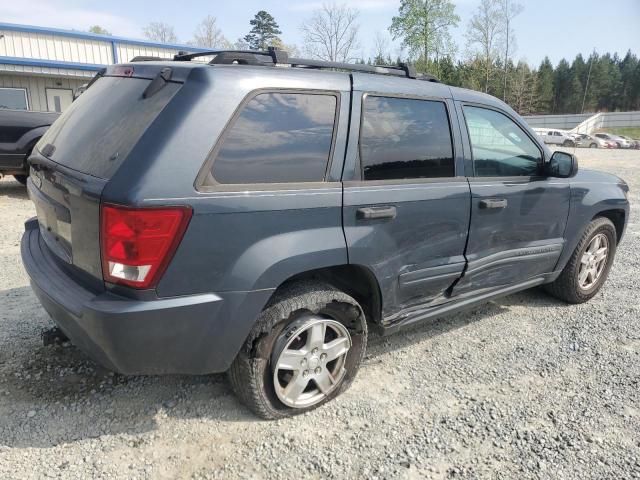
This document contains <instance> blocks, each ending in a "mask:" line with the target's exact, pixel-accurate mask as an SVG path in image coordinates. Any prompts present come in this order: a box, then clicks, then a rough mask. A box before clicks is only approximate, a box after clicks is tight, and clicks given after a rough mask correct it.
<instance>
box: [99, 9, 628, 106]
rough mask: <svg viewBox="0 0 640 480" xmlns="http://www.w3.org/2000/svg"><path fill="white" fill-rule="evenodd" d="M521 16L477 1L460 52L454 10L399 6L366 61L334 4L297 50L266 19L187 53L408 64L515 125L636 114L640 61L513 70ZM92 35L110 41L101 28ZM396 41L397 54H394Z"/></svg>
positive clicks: (159, 31)
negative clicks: (222, 51)
mask: <svg viewBox="0 0 640 480" xmlns="http://www.w3.org/2000/svg"><path fill="white" fill-rule="evenodd" d="M523 10H524V7H523V5H522V4H520V3H518V2H517V0H478V3H477V6H476V9H475V11H474V13H473V15H472V17H471V18H470V19H469V21H468V22H467V24H466V25H465V35H464V44H462V45H458V44H457V43H456V42H455V41H454V39H453V37H452V35H451V30H452V29H453V28H456V27H458V25H459V24H460V17H459V16H458V14H457V13H456V6H455V2H454V1H453V0H401V1H400V6H399V9H398V12H397V15H395V16H393V17H392V18H391V19H390V23H389V28H388V31H387V32H376V33H375V36H374V38H373V39H372V40H373V42H372V43H373V51H372V52H371V54H370V55H363V49H362V45H361V42H360V31H359V27H360V23H359V17H360V13H359V12H358V10H357V9H355V8H351V7H348V6H347V5H339V4H324V5H323V6H322V7H321V8H319V9H318V10H316V11H314V12H312V13H311V15H310V16H309V17H308V18H306V19H304V20H303V21H302V23H301V25H300V27H299V28H300V33H301V34H302V46H301V48H299V47H298V46H296V45H293V44H285V43H284V42H283V41H282V39H281V35H282V31H281V30H280V27H279V25H278V23H277V21H276V20H275V18H274V17H273V16H272V15H271V14H269V13H268V12H267V11H265V10H261V11H259V12H258V13H257V14H256V15H255V16H254V18H253V19H251V20H250V21H249V25H248V27H249V31H248V33H247V34H246V35H245V36H243V37H241V38H239V39H237V40H236V41H234V42H231V41H229V40H228V39H227V37H225V35H224V34H223V32H222V30H221V29H220V28H219V27H218V26H217V20H216V18H215V17H213V16H211V15H208V16H207V17H205V18H204V19H203V20H202V21H201V22H200V23H199V24H198V25H197V26H196V28H195V30H194V32H193V38H192V39H190V40H188V41H187V43H188V44H192V45H198V46H202V47H205V48H212V49H218V48H233V49H238V50H244V49H255V50H266V48H267V47H269V46H274V47H277V48H282V49H284V50H287V51H288V52H289V54H290V55H292V56H298V55H299V54H303V55H305V56H308V57H311V58H317V59H321V60H328V61H339V62H356V63H368V64H375V65H397V64H399V63H404V62H410V63H413V64H414V65H415V66H416V69H417V71H418V72H420V73H430V74H432V75H435V76H436V77H438V78H439V79H440V80H441V81H443V82H445V83H447V84H449V85H452V86H459V87H464V88H470V89H473V90H478V91H482V92H486V93H489V94H491V95H494V96H496V97H498V98H501V99H503V100H504V101H506V102H507V103H509V104H510V105H511V106H512V107H513V108H514V109H515V110H516V111H518V112H519V113H520V114H522V115H530V114H566V113H587V112H589V113H591V112H600V111H627V110H640V61H639V60H638V56H637V55H636V54H635V53H633V52H632V51H631V50H629V51H628V52H626V54H624V56H623V57H621V56H619V55H618V54H617V53H613V54H610V53H604V54H599V53H596V52H595V51H594V52H592V53H591V54H589V55H588V57H586V58H585V57H584V56H583V55H582V54H578V55H577V56H576V57H575V58H574V59H573V60H571V61H569V60H566V59H562V60H560V62H559V63H558V64H557V65H556V66H555V67H554V66H553V65H552V63H551V61H550V60H549V58H548V57H545V58H544V60H543V61H542V62H541V63H540V65H538V66H532V65H529V64H528V63H527V62H526V61H524V60H516V59H515V58H514V57H515V54H516V52H517V38H516V31H515V30H514V27H513V22H514V19H515V18H516V17H517V16H518V15H520V14H521V13H522V12H523ZM90 31H93V32H94V33H103V34H109V32H107V31H106V30H104V29H102V28H101V27H99V26H94V27H91V29H90ZM143 34H144V36H145V37H147V38H149V39H151V40H155V41H159V42H165V43H176V42H177V41H178V38H177V36H176V34H175V32H174V29H173V27H172V26H171V25H169V24H166V23H162V22H152V23H150V24H149V25H147V26H146V27H145V28H144V30H143ZM392 41H395V42H396V44H398V45H399V47H395V50H394V47H392Z"/></svg>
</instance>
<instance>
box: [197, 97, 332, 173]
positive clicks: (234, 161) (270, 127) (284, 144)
mask: <svg viewBox="0 0 640 480" xmlns="http://www.w3.org/2000/svg"><path fill="white" fill-rule="evenodd" d="M336 106H337V99H336V97H335V96H333V95H313V94H306V93H263V94H260V95H257V96H255V97H254V98H252V99H251V100H250V101H249V103H247V105H246V106H245V107H244V108H243V110H242V112H241V113H240V115H239V116H238V117H237V119H236V120H235V122H234V124H233V125H232V126H231V127H230V128H229V129H228V130H227V132H226V133H225V136H224V139H223V141H222V146H221V147H220V150H219V151H218V154H217V156H216V158H215V160H214V162H213V171H212V175H213V177H214V178H215V181H216V182H218V183H227V184H228V183H236V184H237V183H288V182H319V181H322V180H324V176H325V171H326V168H327V162H328V160H329V155H330V153H331V142H332V138H333V126H334V123H335V115H336ZM207 182H208V183H212V179H211V178H208V179H207Z"/></svg>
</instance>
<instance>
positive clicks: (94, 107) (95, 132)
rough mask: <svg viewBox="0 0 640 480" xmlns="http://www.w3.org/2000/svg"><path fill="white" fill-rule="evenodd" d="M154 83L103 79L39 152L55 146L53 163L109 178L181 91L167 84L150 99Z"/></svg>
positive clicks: (76, 104)
mask: <svg viewBox="0 0 640 480" xmlns="http://www.w3.org/2000/svg"><path fill="white" fill-rule="evenodd" d="M149 82H150V80H144V79H138V78H123V77H103V78H100V79H98V80H97V81H96V82H95V83H94V84H93V85H91V87H90V88H88V89H87V90H86V91H85V92H84V93H83V94H82V95H80V97H78V99H77V100H76V101H74V102H73V104H72V105H71V106H70V107H69V108H68V109H67V110H66V111H65V112H64V113H63V114H62V115H61V116H60V118H59V119H58V120H56V121H55V122H54V124H53V125H52V126H51V128H49V130H47V133H45V135H44V136H43V137H42V139H41V140H40V143H39V144H38V148H39V150H40V151H42V148H43V147H44V146H45V145H46V144H51V145H53V146H54V147H55V150H54V151H53V153H52V154H51V155H50V156H49V158H50V159H51V160H53V161H54V162H57V163H59V164H61V165H64V166H65V167H69V168H72V169H74V170H77V171H80V172H82V173H86V174H89V175H92V176H94V177H99V178H104V179H109V178H111V176H112V175H113V174H114V173H115V171H116V170H117V169H118V167H119V166H120V165H121V164H122V162H123V160H124V159H125V158H126V157H127V155H128V154H129V152H131V149H132V148H133V147H134V146H135V144H136V143H137V142H138V140H140V137H142V135H143V134H144V132H145V130H146V129H147V128H148V127H149V125H150V124H151V123H152V122H153V120H154V119H155V118H156V117H157V116H158V114H159V113H160V111H161V110H162V109H163V108H164V107H165V106H166V105H167V103H168V102H169V100H171V97H172V96H173V95H174V94H175V93H176V92H177V91H178V89H179V88H180V85H179V84H176V83H168V84H167V85H165V87H164V88H163V89H161V90H160V91H158V92H157V93H156V94H155V95H152V96H151V97H149V98H142V92H143V91H144V89H145V88H146V87H147V85H148V84H149Z"/></svg>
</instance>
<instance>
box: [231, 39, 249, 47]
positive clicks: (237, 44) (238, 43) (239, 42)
mask: <svg viewBox="0 0 640 480" xmlns="http://www.w3.org/2000/svg"><path fill="white" fill-rule="evenodd" d="M233 49H234V50H249V43H248V42H247V41H246V40H245V39H244V38H242V37H241V38H239V39H238V40H236V41H235V42H233Z"/></svg>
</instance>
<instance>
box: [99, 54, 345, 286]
mask: <svg viewBox="0 0 640 480" xmlns="http://www.w3.org/2000/svg"><path fill="white" fill-rule="evenodd" d="M239 69H241V71H242V75H239V71H240V70H239ZM272 89H275V90H277V89H286V90H323V91H333V92H338V93H339V96H340V102H339V107H340V108H339V113H338V115H339V118H338V125H337V129H336V133H335V145H334V150H333V151H334V153H333V158H332V163H331V165H330V170H329V173H328V181H327V182H322V183H313V184H292V185H285V186H283V185H280V186H274V185H265V184H263V185H253V186H238V187H237V188H233V187H231V186H228V185H226V186H222V187H221V188H219V189H216V188H213V189H211V188H207V189H206V190H205V189H199V188H197V185H196V178H197V177H198V174H199V172H200V170H201V168H202V167H203V164H204V163H205V160H206V159H207V157H208V155H209V153H210V152H211V151H212V149H213V148H214V147H215V145H216V142H217V141H218V139H219V137H220V135H221V134H222V132H223V131H224V129H225V128H226V126H227V124H228V122H229V121H230V120H231V118H232V117H233V115H234V113H235V112H236V109H237V108H238V106H239V105H240V104H241V102H242V101H243V99H245V97H247V95H250V94H251V93H252V92H254V91H256V90H272ZM350 89H351V84H350V81H349V77H348V75H346V74H341V73H334V72H308V71H300V70H293V69H275V68H265V67H247V66H242V67H237V66H233V65H230V66H216V67H210V66H209V67H207V66H204V67H202V68H194V70H193V71H192V73H191V75H190V77H189V78H188V80H187V82H186V83H185V85H184V86H183V88H182V89H181V90H180V91H179V92H178V93H177V94H176V96H175V97H174V99H173V101H172V102H171V103H170V104H169V105H168V106H167V107H166V109H165V111H163V112H162V114H161V116H160V117H159V118H158V120H157V121H156V122H155V123H154V124H153V125H152V126H151V127H150V128H149V130H148V131H147V132H146V133H145V134H144V135H143V137H142V139H141V141H140V142H139V144H138V145H137V146H136V147H135V148H134V150H133V151H132V153H131V155H130V158H129V159H128V160H127V161H126V162H125V163H124V164H123V165H122V167H121V168H120V169H119V170H118V172H117V173H116V174H115V175H114V177H113V178H112V180H111V181H110V182H109V185H108V186H107V187H106V188H105V192H104V194H103V199H104V200H105V201H109V202H114V203H122V204H127V205H136V206H142V205H148V206H151V205H187V206H190V207H192V208H193V218H192V220H191V223H190V225H189V228H188V229H187V232H186V234H185V237H184V239H183V240H182V242H181V244H180V246H179V248H178V251H177V252H176V255H175V256H174V258H173V260H172V262H171V263H170V265H169V267H168V269H167V271H166V272H165V274H164V276H163V277H162V280H161V281H160V284H159V285H158V288H157V292H158V295H159V296H174V295H188V294H195V293H204V292H223V291H225V292H228V291H252V290H261V289H274V288H276V287H278V285H279V284H280V283H282V282H283V281H285V280H286V279H287V278H289V277H291V276H293V275H295V274H297V273H300V272H304V271H306V270H309V269H312V268H320V267H323V266H330V265H336V264H345V263H347V254H346V246H345V241H344V235H343V232H342V217H341V211H342V185H341V183H340V182H339V180H340V175H341V172H342V164H343V159H344V149H345V145H346V132H347V130H348V118H349V104H350V101H349V100H350Z"/></svg>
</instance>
